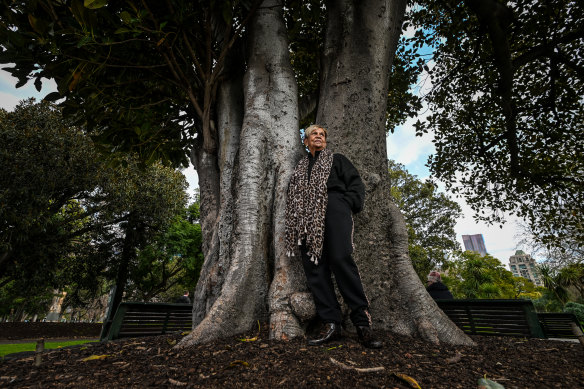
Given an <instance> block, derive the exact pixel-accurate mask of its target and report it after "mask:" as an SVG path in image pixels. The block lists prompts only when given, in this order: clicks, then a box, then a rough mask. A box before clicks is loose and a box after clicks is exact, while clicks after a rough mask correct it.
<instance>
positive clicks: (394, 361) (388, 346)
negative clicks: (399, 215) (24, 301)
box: [0, 326, 584, 389]
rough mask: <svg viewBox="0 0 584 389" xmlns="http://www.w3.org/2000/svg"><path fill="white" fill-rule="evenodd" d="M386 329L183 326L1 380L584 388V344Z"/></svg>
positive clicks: (54, 354) (9, 383)
mask: <svg viewBox="0 0 584 389" xmlns="http://www.w3.org/2000/svg"><path fill="white" fill-rule="evenodd" d="M264 328H265V326H264ZM377 334H378V335H379V337H380V338H382V339H383V341H384V348H383V349H381V350H367V349H364V348H362V347H361V346H360V345H359V344H358V343H357V341H356V338H355V337H353V336H351V335H347V336H346V337H345V338H344V339H342V340H341V341H339V342H334V343H332V344H328V345H326V346H319V347H308V346H306V340H305V339H294V340H291V341H289V342H279V341H278V342H276V341H269V340H268V337H267V332H266V331H265V330H262V331H261V332H260V333H259V334H258V333H254V331H250V333H248V334H242V335H241V336H239V337H232V338H227V339H222V340H218V341H214V342H212V343H209V344H203V345H199V346H196V347H192V348H189V349H185V350H175V349H173V345H174V344H176V342H177V341H179V340H180V338H181V335H180V334H175V335H166V336H158V337H148V338H135V339H126V340H121V341H113V342H109V343H93V344H88V345H84V346H80V347H69V348H64V349H60V350H55V351H51V350H47V351H45V352H44V353H43V354H42V363H41V365H40V366H39V367H35V366H34V355H32V354H30V353H29V354H13V355H12V356H7V357H6V358H5V360H4V361H2V362H0V387H2V388H88V387H91V388H110V389H112V388H145V387H151V388H175V387H177V388H203V387H205V388H209V387H211V388H247V387H260V388H272V387H283V388H312V387H335V388H337V387H338V388H411V387H416V386H412V385H413V384H410V383H408V382H407V381H406V380H404V379H407V377H411V378H412V379H414V380H415V381H416V382H417V383H418V384H419V385H420V387H421V388H476V387H477V380H478V379H479V378H483V377H485V376H486V378H488V379H490V380H492V381H496V382H498V383H499V384H501V385H503V386H504V387H505V388H507V389H509V388H555V387H558V388H584V347H582V345H581V344H580V343H573V342H563V341H554V340H539V339H522V338H509V337H506V338H502V337H480V336H475V337H473V339H474V341H475V342H476V343H477V347H455V346H446V345H443V346H439V347H436V346H433V345H429V344H427V343H424V342H421V341H419V340H416V339H411V338H407V337H400V336H396V335H393V334H390V333H387V332H383V331H377ZM256 336H257V337H256ZM242 338H251V339H252V340H251V341H242V340H241V339H242ZM253 338H256V339H255V340H253ZM363 369H364V370H363ZM400 375H405V376H402V378H400ZM406 376H407V377H406Z"/></svg>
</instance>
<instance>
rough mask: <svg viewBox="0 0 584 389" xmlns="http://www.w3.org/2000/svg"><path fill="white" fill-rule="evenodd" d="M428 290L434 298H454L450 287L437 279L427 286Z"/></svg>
mask: <svg viewBox="0 0 584 389" xmlns="http://www.w3.org/2000/svg"><path fill="white" fill-rule="evenodd" d="M426 290H427V291H428V293H430V296H431V297H432V298H433V299H434V300H439V299H440V300H452V299H454V297H452V293H450V291H449V290H448V287H447V286H446V285H444V284H443V283H442V282H440V281H436V282H434V283H432V284H430V285H429V286H428V287H427V288H426Z"/></svg>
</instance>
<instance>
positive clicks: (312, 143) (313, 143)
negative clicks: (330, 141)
mask: <svg viewBox="0 0 584 389" xmlns="http://www.w3.org/2000/svg"><path fill="white" fill-rule="evenodd" d="M304 144H305V145H306V147H308V151H310V153H311V154H313V155H314V152H315V151H320V150H324V148H325V147H326V136H325V133H324V130H323V129H322V128H317V129H315V130H313V131H312V132H311V133H310V135H308V136H307V137H306V138H304Z"/></svg>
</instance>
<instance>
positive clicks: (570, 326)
mask: <svg viewBox="0 0 584 389" xmlns="http://www.w3.org/2000/svg"><path fill="white" fill-rule="evenodd" d="M537 318H538V319H539V324H540V325H541V328H542V329H543V333H544V335H545V336H546V337H547V338H566V339H578V340H580V342H582V340H581V339H582V338H583V337H584V335H583V334H582V327H581V326H580V323H579V322H578V319H577V318H576V316H575V315H574V314H573V313H538V314H537ZM583 344H584V343H583Z"/></svg>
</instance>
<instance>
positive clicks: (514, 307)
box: [436, 299, 545, 338]
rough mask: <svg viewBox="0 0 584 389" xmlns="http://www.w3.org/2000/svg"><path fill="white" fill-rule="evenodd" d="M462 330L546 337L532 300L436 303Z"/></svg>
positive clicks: (443, 301) (487, 333)
mask: <svg viewBox="0 0 584 389" xmlns="http://www.w3.org/2000/svg"><path fill="white" fill-rule="evenodd" d="M436 303H437V304H438V306H439V307H440V309H442V311H444V313H446V315H447V316H448V317H449V318H450V320H452V321H453V322H454V323H455V324H456V325H457V326H458V327H460V328H461V329H462V330H463V331H464V332H465V333H467V334H473V335H494V336H520V337H533V338H544V337H545V335H544V333H543V330H542V328H541V326H540V324H539V320H538V317H537V313H536V312H535V308H534V306H533V303H532V302H531V300H511V299H505V300H494V299H465V300H436Z"/></svg>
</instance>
